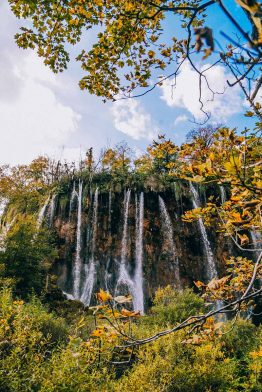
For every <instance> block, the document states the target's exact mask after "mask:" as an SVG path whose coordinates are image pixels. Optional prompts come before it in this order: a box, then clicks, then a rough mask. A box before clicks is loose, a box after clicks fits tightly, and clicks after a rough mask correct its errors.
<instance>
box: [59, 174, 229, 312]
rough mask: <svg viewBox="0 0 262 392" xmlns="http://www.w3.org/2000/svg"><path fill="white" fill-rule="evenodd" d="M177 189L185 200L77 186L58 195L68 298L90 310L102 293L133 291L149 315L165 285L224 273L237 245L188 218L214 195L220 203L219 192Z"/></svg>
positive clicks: (183, 186) (61, 269)
mask: <svg viewBox="0 0 262 392" xmlns="http://www.w3.org/2000/svg"><path fill="white" fill-rule="evenodd" d="M178 187H179V195H178V193H177V191H174V190H171V189H168V190H166V191H162V192H159V193H158V192H153V191H146V190H139V191H134V190H132V189H126V190H124V191H122V192H113V191H109V192H105V191H100V190H99V188H98V187H94V188H92V189H91V190H90V187H89V185H88V184H85V183H84V182H82V181H79V182H74V183H72V184H70V185H69V187H68V189H69V190H68V191H66V192H65V191H64V192H60V194H59V193H58V194H57V195H56V203H55V210H54V211H52V226H53V228H54V230H55V231H56V232H57V237H58V247H59V262H58V263H57V265H56V274H57V275H58V284H59V286H60V287H61V289H62V290H63V291H64V292H65V293H66V294H67V295H68V297H69V298H75V299H79V300H81V301H82V302H84V303H85V305H90V304H92V303H93V302H94V298H95V297H94V294H95V293H96V292H97V291H98V290H99V289H100V288H103V289H105V290H109V291H110V292H111V293H112V294H127V293H130V294H132V296H133V298H134V303H133V305H134V308H135V309H136V310H140V311H141V312H143V311H144V307H146V306H147V304H148V303H149V302H150V298H151V297H152V296H153V294H154V292H155V290H156V289H157V288H158V287H160V286H161V287H163V286H165V285H167V284H171V285H174V286H175V287H177V288H178V289H180V288H183V287H186V286H193V282H194V281H196V280H201V281H208V280H210V278H213V277H217V276H220V275H221V274H222V273H223V272H224V264H223V260H225V259H226V257H228V256H229V255H230V254H232V252H233V253H236V249H233V248H232V244H230V242H229V241H225V240H224V238H222V235H221V234H219V233H217V232H216V230H215V229H214V228H212V230H210V229H208V228H205V229H204V230H205V232H203V223H201V222H198V221H196V222H193V223H186V222H184V221H183V220H182V214H183V213H184V212H185V211H186V210H189V209H192V208H195V207H196V203H197V204H199V205H201V203H202V202H203V198H204V197H208V196H209V195H210V194H212V193H213V194H214V195H216V197H217V200H218V202H220V201H219V193H218V191H217V190H216V189H207V190H206V191H205V192H204V194H202V195H201V193H200V192H199V190H198V189H197V188H195V192H192V189H190V186H189V184H185V183H182V182H181V184H179V185H176V189H177V188H178ZM194 193H195V194H194ZM196 197H197V199H196ZM211 259H212V260H211ZM210 263H211V264H210ZM211 272H212V273H211ZM211 275H212V276H211Z"/></svg>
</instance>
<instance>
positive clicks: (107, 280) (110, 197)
mask: <svg viewBox="0 0 262 392" xmlns="http://www.w3.org/2000/svg"><path fill="white" fill-rule="evenodd" d="M111 230H112V190H111V189H110V191H109V194H108V239H109V241H111V235H112V232H111ZM110 244H111V242H110V243H109V255H108V260H107V263H106V270H105V287H106V290H107V291H109V292H110V289H111V288H110V287H109V280H110V278H111V274H110V273H109V267H110V258H111V249H110Z"/></svg>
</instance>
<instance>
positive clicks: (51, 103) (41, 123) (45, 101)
mask: <svg viewBox="0 0 262 392" xmlns="http://www.w3.org/2000/svg"><path fill="white" fill-rule="evenodd" d="M0 9H1V14H0V15H1V16H0V34H1V38H0V44H3V42H4V43H5V45H1V47H2V46H3V50H2V52H1V59H0V140H1V143H0V163H11V164H16V163H24V162H29V161H31V160H32V159H34V158H35V157H36V156H37V155H39V154H48V155H49V154H50V155H54V154H57V152H58V151H59V150H61V146H63V145H65V144H66V143H67V141H68V140H69V138H70V137H71V136H72V135H73V134H74V133H75V132H76V131H77V129H78V123H79V121H80V118H81V116H80V115H79V114H78V113H76V111H75V110H74V109H73V108H72V107H71V106H70V105H66V104H64V102H63V101H62V100H61V99H60V98H59V95H58V92H59V91H60V90H61V88H62V86H60V85H59V83H58V81H57V80H58V78H57V77H56V76H55V75H54V74H53V73H52V72H51V71H50V70H49V69H48V68H47V67H45V66H44V65H43V62H42V60H41V59H39V58H38V56H37V55H36V54H35V53H34V52H32V51H23V50H21V49H18V48H17V46H16V44H15V43H14V39H13V33H14V31H17V25H16V22H15V18H13V17H12V16H11V14H10V12H8V10H7V7H6V5H1V6H0ZM69 150H70V151H69ZM67 151H68V153H69V156H70V157H71V156H72V151H71V149H66V150H65V153H64V155H65V154H66V153H67Z"/></svg>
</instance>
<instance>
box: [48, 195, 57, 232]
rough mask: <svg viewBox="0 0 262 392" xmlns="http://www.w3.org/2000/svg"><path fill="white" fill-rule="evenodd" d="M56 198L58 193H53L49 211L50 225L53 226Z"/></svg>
mask: <svg viewBox="0 0 262 392" xmlns="http://www.w3.org/2000/svg"><path fill="white" fill-rule="evenodd" d="M56 199H57V195H55V194H54V195H53V196H52V199H51V202H50V206H49V213H48V225H49V227H51V226H52V225H53V221H54V216H55V209H56Z"/></svg>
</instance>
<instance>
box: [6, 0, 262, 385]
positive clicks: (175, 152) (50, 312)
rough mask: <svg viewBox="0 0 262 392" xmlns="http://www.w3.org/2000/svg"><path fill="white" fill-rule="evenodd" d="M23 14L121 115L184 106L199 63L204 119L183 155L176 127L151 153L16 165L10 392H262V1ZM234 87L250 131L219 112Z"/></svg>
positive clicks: (25, 8) (94, 153) (121, 145)
mask: <svg viewBox="0 0 262 392" xmlns="http://www.w3.org/2000/svg"><path fill="white" fill-rule="evenodd" d="M7 3H8V4H9V7H10V10H11V12H12V15H14V16H15V17H16V18H18V20H19V22H21V21H22V23H23V26H20V30H19V31H18V32H17V33H16V35H15V37H14V40H15V42H16V44H17V46H18V47H19V48H20V49H31V50H33V52H34V53H36V54H37V56H38V57H40V58H41V59H42V60H43V62H44V64H45V66H46V67H49V68H50V69H51V70H52V72H54V73H55V74H59V73H61V72H63V71H65V72H69V74H70V72H72V71H70V67H69V62H70V60H71V57H72V56H73V57H75V60H76V62H77V63H78V64H80V66H81V69H82V70H81V72H80V71H79V72H78V74H79V78H78V79H80V81H79V86H80V89H81V90H86V92H85V93H86V94H90V95H96V96H97V97H99V98H101V100H102V102H104V103H105V102H108V101H110V102H112V104H113V105H115V104H117V102H122V101H123V102H125V101H126V100H131V102H133V101H132V100H135V99H139V98H141V97H144V96H146V97H147V96H148V97H149V96H150V94H154V93H156V91H159V90H158V89H160V88H161V87H162V86H163V85H165V83H166V82H167V81H169V82H170V83H171V87H172V89H171V90H172V91H171V90H170V94H171V95H172V96H173V95H174V97H175V94H176V81H177V79H178V78H179V77H180V72H182V71H181V70H182V69H183V66H184V64H189V65H190V67H191V69H192V70H193V71H194V72H195V74H196V76H197V81H198V96H197V101H198V110H199V111H200V113H201V116H202V117H201V121H198V119H199V118H195V117H194V116H193V117H194V118H192V119H191V120H190V121H189V122H188V129H187V132H186V135H185V137H184V141H183V142H182V143H179V142H176V141H175V140H176V138H175V137H174V138H173V137H170V133H169V132H165V130H164V129H163V130H161V131H159V132H157V134H155V133H154V134H155V136H152V137H151V140H150V141H149V142H148V144H147V147H146V148H143V149H142V148H140V146H139V148H134V146H133V145H130V143H129V142H126V141H120V142H117V143H115V144H114V143H112V144H110V143H107V142H106V141H103V142H104V144H103V145H104V146H105V147H103V148H101V149H100V151H98V150H97V148H96V146H94V147H91V146H89V147H88V148H86V149H85V152H84V154H82V155H81V157H80V158H79V160H69V159H62V158H61V159H57V158H53V157H50V156H49V155H48V154H46V155H45V154H44V153H42V154H41V155H39V156H38V157H36V158H35V159H33V160H32V161H31V162H30V163H17V164H15V163H14V164H11V163H3V164H2V163H1V164H0V291H1V293H0V391H1V392H18V391H19V392H30V391H41V392H49V391H50V392H51V391H54V392H60V391H61V392H87V391H90V392H95V391H101V392H111V391H112V392H114V391H124V392H125V391H131V392H132V391H133V392H137V391H138V392H140V391H141V392H142V391H143V392H144V391H151V390H152V391H156V392H216V391H217V392H224V391H227V392H237V391H243V392H244V391H250V392H258V391H262V345H261V341H262V329H261V314H262V299H261V298H262V296H261V294H262V287H261V279H262V266H261V260H262V215H261V209H262V139H261V134H262V122H261V121H262V111H261V108H262V106H261V105H262V101H261V86H262V77H261V58H262V18H261V15H262V10H261V4H260V2H259V1H256V0H251V1H249V0H232V2H230V4H229V2H225V1H224V2H223V1H220V0H211V1H199V0H190V1H180V0H176V1H165V0H155V1H145V0H140V1H137V0H126V1H119V0H95V1H84V0H70V1H60V0H53V1H50V0H41V1H36V0H8V2H7ZM233 7H237V8H233ZM233 9H234V10H235V9H237V12H233ZM214 10H215V11H214ZM213 12H217V13H219V15H222V16H223V18H224V19H223V22H224V23H225V26H228V23H230V26H232V30H230V32H228V30H227V29H226V27H225V30H224V31H219V29H218V27H217V24H216V22H217V21H216V20H215V17H214V13H213ZM172 18H173V19H172ZM243 18H244V19H243ZM171 21H172V23H173V24H171ZM171 25H172V29H171V28H170V26H171ZM173 26H174V27H173ZM173 30H174V31H173ZM89 32H91V35H92V39H93V38H94V37H96V38H94V39H95V41H94V43H92V44H91V46H90V43H88V44H86V37H87V35H86V34H87V33H89ZM83 45H84V49H80V50H79V47H80V46H81V47H82V46H83ZM76 52H77V55H76ZM186 62H187V63H186ZM203 64H204V66H206V68H205V67H203ZM217 65H219V66H221V67H224V68H223V69H226V70H227V72H228V73H227V77H228V79H227V81H226V84H227V86H226V87H225V89H224V91H223V92H218V91H215V90H213V89H212V88H211V84H210V79H209V78H210V75H212V72H215V69H216V68H215V67H217ZM0 66H1V64H0ZM67 68H69V69H67ZM32 69H33V68H32ZM221 69H222V68H221ZM212 70H213V71H212ZM32 72H33V71H32ZM210 72H211V73H210ZM18 73H19V72H18V71H17V74H18ZM83 73H84V75H83ZM228 75H230V76H228ZM38 77H40V76H39V75H38ZM211 79H212V78H211ZM69 81H71V79H70V77H69V78H68V79H67V82H68V84H69ZM46 84H48V83H47V82H46ZM60 84H61V82H60ZM56 88H57V85H56ZM205 89H207V90H208V92H209V94H211V99H206V97H205V94H204V91H205ZM227 89H235V90H234V91H236V94H241V99H242V101H241V102H242V103H243V105H242V106H243V107H241V108H240V109H239V110H240V111H241V114H239V116H240V117H238V119H237V121H236V122H237V124H236V126H235V127H232V126H231V125H229V123H230V124H231V119H230V118H229V119H228V123H227V121H223V117H222V121H221V122H220V123H218V121H213V119H212V110H211V111H209V110H208V107H209V106H208V104H209V103H210V101H211V102H213V101H214V102H215V100H216V99H218V96H220V95H221V96H225V94H226V91H227ZM69 90H70V89H69V88H68V89H67V90H65V92H64V94H70V92H69ZM162 98H163V97H162ZM35 99H36V98H35ZM222 99H223V98H222ZM135 102H141V101H135ZM151 103H152V105H153V104H154V101H153V100H152V101H151ZM227 105H230V102H228V103H227ZM138 107H139V104H138V106H136V108H138ZM154 107H155V106H154ZM117 108H118V109H117ZM0 109H1V102H0ZM115 110H116V111H117V110H121V109H119V107H117V106H116V109H115ZM153 110H154V108H153ZM161 110H162V109H161V107H160V105H159V113H157V114H158V115H159V116H162V115H163V113H165V112H161ZM156 112H157V111H156ZM181 113H182V112H181ZM95 116H97V117H98V116H101V118H102V117H103V116H102V114H101V113H95ZM180 117H181V116H180ZM182 117H183V116H182ZM239 118H240V120H239ZM27 120H28V124H30V118H29V119H27ZM105 121H106V120H105ZM126 121H128V119H127V120H126ZM131 123H132V122H131ZM174 124H175V122H174ZM177 124H178V125H177V127H178V128H179V127H180V125H179V123H177ZM247 124H248V125H247ZM133 125H134V126H136V124H134V123H133ZM28 126H29V125H28ZM16 127H17V128H19V124H18V123H17V124H16ZM5 132H8V128H7V130H6V131H5ZM35 132H37V130H35ZM93 132H94V133H95V130H94V131H93ZM150 135H151V134H150ZM3 140H5V139H4V138H3Z"/></svg>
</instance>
